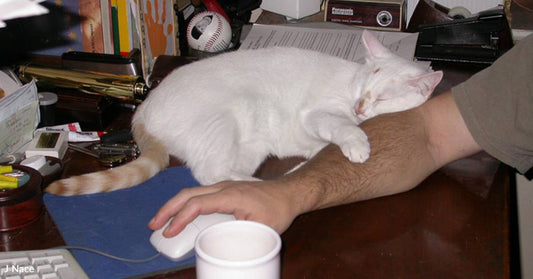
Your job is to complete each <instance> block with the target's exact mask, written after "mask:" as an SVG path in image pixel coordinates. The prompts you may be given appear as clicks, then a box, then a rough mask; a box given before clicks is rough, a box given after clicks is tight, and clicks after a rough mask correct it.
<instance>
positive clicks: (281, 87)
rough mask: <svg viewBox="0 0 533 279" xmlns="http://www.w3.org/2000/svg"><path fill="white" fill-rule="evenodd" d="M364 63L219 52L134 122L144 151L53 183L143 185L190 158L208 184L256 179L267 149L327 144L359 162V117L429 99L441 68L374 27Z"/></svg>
mask: <svg viewBox="0 0 533 279" xmlns="http://www.w3.org/2000/svg"><path fill="white" fill-rule="evenodd" d="M362 39H363V43H364V45H365V47H366V49H367V52H368V54H367V55H366V57H365V60H366V62H365V63H364V64H359V63H353V62H349V61H346V60H343V59H341V58H336V57H333V56H329V55H326V54H321V53H317V52H313V51H307V50H301V49H295V48H267V49H259V50H242V51H235V52H231V53H226V54H221V55H217V56H214V57H212V58H208V59H204V60H201V61H198V62H195V63H192V64H189V65H187V66H184V67H181V68H179V69H177V70H175V71H173V72H172V73H170V74H169V75H168V76H167V77H166V78H165V79H164V80H163V81H162V82H161V84H159V86H158V87H157V88H156V89H154V90H153V91H152V92H150V94H149V96H148V98H147V99H146V100H145V101H144V102H143V103H142V104H141V105H140V106H139V107H138V109H137V111H136V113H135V114H134V116H133V120H132V130H133V135H134V139H135V141H136V142H137V144H138V146H139V148H140V150H141V156H140V157H139V158H138V159H137V160H135V161H132V162H130V163H128V164H126V165H124V166H121V167H118V168H113V169H109V170H106V171H102V172H97V173H92V174H86V175H82V176H76V177H71V178H68V179H64V180H60V181H56V182H54V183H53V184H51V185H50V186H49V187H48V188H47V189H46V191H47V192H50V193H54V194H60V195H75V194H85V193H95V192H106V191H112V190H117V189H121V188H127V187H131V186H134V185H137V184H139V183H141V182H143V181H145V180H147V179H148V178H150V177H152V176H154V175H155V174H157V173H158V172H159V171H161V170H162V169H164V168H165V167H167V166H168V162H169V155H172V156H175V157H177V158H179V159H181V160H182V161H184V162H185V163H186V165H187V166H188V167H189V168H190V169H191V170H192V173H193V175H194V177H195V178H196V179H197V180H198V181H199V182H200V183H201V184H203V185H205V184H212V183H215V182H218V181H222V180H245V179H255V178H253V177H252V174H253V173H254V172H255V170H256V168H257V167H258V166H259V165H260V164H261V163H262V161H263V160H264V159H265V158H266V157H267V156H268V155H274V156H277V157H279V158H283V157H289V156H303V157H306V158H310V157H312V156H313V155H315V154H316V153H317V152H318V151H320V150H321V149H322V148H323V147H324V146H325V145H327V144H328V143H334V144H336V145H338V146H339V147H340V148H341V149H342V152H343V153H344V155H345V156H346V157H348V158H349V159H350V160H351V161H352V162H364V161H365V160H366V159H367V158H368V156H369V154H370V146H369V143H368V140H367V137H366V135H365V133H364V132H363V130H361V129H360V128H359V127H358V124H359V123H361V122H362V121H364V120H366V119H369V118H371V117H374V116H376V115H378V114H382V113H390V112H396V111H401V110H406V109H409V108H413V107H416V106H418V105H420V104H422V103H424V102H425V101H426V100H427V98H428V97H429V96H430V94H431V93H432V91H433V89H434V88H435V86H436V85H437V84H438V83H439V82H440V80H441V78H442V72H433V71H429V70H427V69H425V68H420V67H419V66H417V65H416V64H415V63H413V62H410V61H407V60H405V59H403V58H400V57H398V56H396V55H395V54H393V53H392V52H390V51H389V50H388V49H387V48H385V47H384V46H383V45H381V43H380V42H379V41H378V40H377V39H376V38H375V37H374V36H373V35H372V34H371V33H370V32H368V31H364V32H363V36H362Z"/></svg>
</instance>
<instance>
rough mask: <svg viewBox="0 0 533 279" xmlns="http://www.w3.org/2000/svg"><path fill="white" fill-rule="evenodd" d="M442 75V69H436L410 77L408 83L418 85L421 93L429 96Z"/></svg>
mask: <svg viewBox="0 0 533 279" xmlns="http://www.w3.org/2000/svg"><path fill="white" fill-rule="evenodd" d="M442 76H443V73H442V71H436V72H431V73H427V74H424V75H421V76H418V77H414V78H411V79H410V80H409V81H408V82H409V85H411V86H415V87H418V88H419V89H420V92H421V93H422V95H424V96H429V95H430V94H431V93H433V90H435V87H437V85H438V84H439V82H440V81H441V80H442Z"/></svg>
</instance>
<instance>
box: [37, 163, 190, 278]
mask: <svg viewBox="0 0 533 279" xmlns="http://www.w3.org/2000/svg"><path fill="white" fill-rule="evenodd" d="M197 185H199V183H198V182H197V181H196V180H195V179H194V178H193V176H192V174H191V172H190V170H189V169H188V168H185V167H172V168H168V169H166V170H164V171H162V172H160V173H159V174H157V175H156V176H154V177H153V178H151V179H150V180H148V181H146V182H144V183H142V184H140V185H138V186H135V187H132V188H129V189H123V190H118V191H114V192H109V193H98V194H89V195H81V196H73V197H61V196H54V195H51V194H45V195H44V202H45V205H46V207H47V209H48V211H49V212H50V214H51V216H52V218H53V219H54V221H55V222H56V224H57V226H58V228H59V231H60V232H61V235H62V236H63V239H64V240H65V242H66V243H67V245H79V246H85V247H90V248H93V249H97V250H100V251H104V252H106V253H110V254H113V255H115V256H119V257H125V258H138V259H140V258H148V257H150V256H152V255H154V254H156V253H157V251H156V250H155V249H154V248H153V247H152V245H151V244H150V242H149V238H150V235H151V234H152V231H151V230H150V229H149V228H148V227H147V224H148V222H149V220H150V219H151V218H152V217H153V216H154V214H155V213H156V212H157V210H159V208H160V207H161V206H162V205H163V204H164V203H165V202H166V201H167V200H168V199H170V198H171V197H173V196H174V195H176V194H177V193H178V192H179V191H180V190H181V189H184V188H188V187H195V186H197ZM72 253H73V254H74V257H75V258H76V259H77V260H78V262H79V263H80V265H81V266H82V268H83V269H84V270H85V272H86V273H87V274H88V275H89V277H90V278H126V277H132V276H139V275H143V274H147V273H154V272H155V273H157V272H159V271H164V270H169V269H176V270H177V269H181V268H188V267H191V266H194V263H195V259H194V257H192V258H190V259H187V260H184V261H181V262H172V261H170V260H168V259H167V258H165V257H164V256H160V257H158V258H157V259H155V260H152V261H150V262H146V263H127V262H121V261H117V260H113V259H109V258H106V257H102V256H100V255H97V254H93V253H90V252H85V251H80V250H73V251H72Z"/></svg>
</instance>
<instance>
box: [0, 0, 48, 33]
mask: <svg viewBox="0 0 533 279" xmlns="http://www.w3.org/2000/svg"><path fill="white" fill-rule="evenodd" d="M38 2H40V1H32V0H0V28H2V27H5V26H6V24H5V23H4V21H5V20H8V19H14V18H20V17H28V16H36V15H42V14H46V13H48V9H46V8H45V7H43V6H41V5H39V4H38Z"/></svg>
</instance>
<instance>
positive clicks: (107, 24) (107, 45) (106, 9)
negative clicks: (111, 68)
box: [100, 0, 114, 54]
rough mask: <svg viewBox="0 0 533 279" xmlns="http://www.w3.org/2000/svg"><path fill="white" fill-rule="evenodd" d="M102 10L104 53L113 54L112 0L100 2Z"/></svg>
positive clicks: (101, 0)
mask: <svg viewBox="0 0 533 279" xmlns="http://www.w3.org/2000/svg"><path fill="white" fill-rule="evenodd" d="M100 9H101V14H102V31H103V34H102V37H103V41H104V53H107V54H113V53H114V50H113V19H112V17H111V3H110V0H100Z"/></svg>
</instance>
